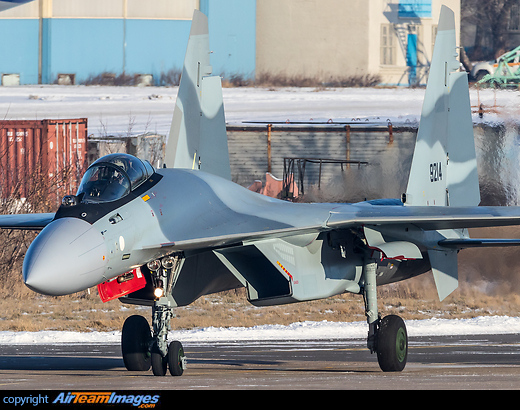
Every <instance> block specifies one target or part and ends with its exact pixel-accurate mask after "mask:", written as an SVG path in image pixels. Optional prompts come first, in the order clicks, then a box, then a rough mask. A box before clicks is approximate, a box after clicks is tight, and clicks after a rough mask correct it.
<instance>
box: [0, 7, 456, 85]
mask: <svg viewBox="0 0 520 410" xmlns="http://www.w3.org/2000/svg"><path fill="white" fill-rule="evenodd" d="M442 4H445V5H447V6H449V7H450V8H452V9H453V10H454V12H455V15H456V20H457V31H458V33H460V24H459V23H460V0H442V1H441V0H349V1H344V0H305V1H304V0H258V1H257V0H175V1H172V0H34V1H32V2H30V3H27V4H24V5H22V6H19V7H17V8H13V9H10V10H5V11H2V12H0V38H1V41H0V74H1V75H2V85H14V84H38V83H40V84H53V83H61V84H82V83H86V82H88V81H89V79H90V80H91V79H93V78H100V79H101V80H103V81H104V80H106V81H108V82H110V81H111V80H112V81H113V80H114V79H115V78H117V77H120V76H122V75H124V76H127V77H130V78H135V79H138V80H136V81H139V82H141V83H143V84H156V85H161V84H165V83H168V78H169V76H172V75H175V73H179V72H180V70H181V67H182V63H183V59H184V52H185V49H186V44H187V40H188V36H189V30H190V23H191V22H190V19H191V16H192V13H193V9H195V8H197V9H200V10H201V11H203V12H204V13H205V14H207V15H208V17H209V25H210V42H211V43H210V46H211V48H212V51H213V55H212V57H211V58H212V65H213V73H215V74H221V75H223V76H224V77H228V78H229V77H241V78H243V79H246V80H254V79H255V78H258V77H259V76H262V75H264V74H268V75H270V76H285V77H304V78H313V79H316V81H318V82H324V83H327V82H330V81H334V80H342V79H344V78H347V77H351V76H364V75H367V74H369V75H373V76H376V77H378V78H379V82H380V83H382V84H388V85H414V84H424V83H425V81H426V78H427V72H428V66H429V62H430V60H431V53H432V48H433V43H434V38H435V33H436V24H437V20H438V17H439V13H440V7H441V5H442Z"/></svg>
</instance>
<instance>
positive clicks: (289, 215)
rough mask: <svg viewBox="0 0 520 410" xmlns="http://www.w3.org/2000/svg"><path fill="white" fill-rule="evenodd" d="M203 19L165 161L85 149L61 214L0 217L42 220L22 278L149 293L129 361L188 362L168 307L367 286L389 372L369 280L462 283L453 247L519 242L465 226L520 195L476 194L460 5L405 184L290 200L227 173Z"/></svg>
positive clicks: (2, 223) (137, 367)
mask: <svg viewBox="0 0 520 410" xmlns="http://www.w3.org/2000/svg"><path fill="white" fill-rule="evenodd" d="M211 71H212V70H211V66H210V51H209V36H208V21H207V18H206V16H205V15H204V14H202V13H201V12H199V11H195V13H194V16H193V21H192V27H191V32H190V37H189V42H188V47H187V51H186V57H185V62H184V68H183V73H182V80H181V84H180V86H179V92H178V97H177V102H176V105H175V109H174V113H173V120H172V126H171V131H170V136H169V141H168V144H167V147H166V153H165V160H164V166H163V167H161V168H159V169H154V168H152V166H151V165H150V164H148V163H147V162H145V161H142V160H140V159H138V158H136V157H133V156H131V155H127V154H110V155H107V156H105V157H102V158H100V159H98V160H97V161H95V162H94V163H92V164H91V165H90V167H89V168H88V169H87V171H86V173H85V175H84V176H83V179H82V181H81V184H80V187H79V189H78V191H77V193H76V194H75V195H67V196H66V197H64V198H63V201H62V205H61V206H60V207H59V209H58V211H57V212H56V213H55V214H31V215H4V216H2V217H0V227H2V228H5V229H41V232H40V233H39V235H38V236H37V237H36V239H35V240H34V241H33V243H32V244H31V245H30V247H29V249H28V251H27V254H26V256H25V260H24V264H23V280H24V282H25V284H26V285H27V286H28V287H29V288H31V289H32V290H34V291H35V292H39V293H42V294H46V295H66V294H72V293H75V292H79V291H82V290H85V289H87V288H90V287H92V286H96V285H98V289H99V293H100V295H101V297H102V298H103V300H110V299H116V298H117V299H120V300H121V301H122V302H124V303H131V304H138V305H145V306H152V308H153V309H152V329H150V326H149V324H148V321H147V320H146V319H145V318H144V317H142V316H138V315H134V316H130V317H129V318H128V319H127V320H126V321H125V323H124V326H123V330H122V356H123V359H124V363H125V366H126V368H127V369H128V370H131V371H147V370H149V369H150V367H152V370H153V373H154V374H155V375H165V374H166V373H167V369H168V368H169V372H170V373H171V374H172V375H181V374H183V372H184V370H185V368H186V363H187V361H186V357H185V354H184V350H183V348H182V345H181V343H179V342H178V341H173V342H171V343H169V344H168V339H167V337H168V333H169V331H170V330H171V327H170V326H171V325H170V321H171V319H172V317H173V312H174V309H175V308H176V307H179V306H186V305H189V304H190V303H192V302H193V301H195V300H196V299H197V298H199V297H201V296H202V295H207V294H211V293H215V292H221V291H225V290H229V289H235V288H239V287H245V288H246V289H247V298H248V301H249V302H250V303H252V304H253V305H255V306H269V305H280V304H287V303H295V302H303V301H310V300H316V299H322V298H328V297H331V296H334V295H338V294H342V293H345V292H350V293H354V294H359V295H362V297H363V299H364V308H365V313H366V317H367V323H368V338H367V347H368V348H369V349H370V351H371V352H372V353H374V352H375V353H377V359H378V362H379V365H380V367H381V369H382V370H383V371H402V370H403V369H404V367H405V365H406V362H407V354H408V336H407V331H406V326H405V323H404V321H403V320H402V319H401V318H400V317H399V316H396V315H390V316H386V317H383V318H382V317H381V316H380V313H379V312H378V307H377V293H376V287H377V286H380V285H384V284H388V283H391V282H396V281H401V280H405V279H408V278H411V277H414V276H417V275H421V274H423V273H425V272H428V271H430V270H431V271H433V275H434V278H435V283H436V286H437V290H438V294H439V297H440V299H444V298H445V297H446V296H448V295H449V294H450V293H451V292H452V291H453V290H455V289H456V288H457V286H458V278H457V253H458V251H459V250H461V249H463V248H467V247H474V246H514V245H520V241H519V240H516V239H472V238H470V237H469V235H468V230H467V228H472V227H487V226H500V225H518V224H520V208H518V207H479V206H478V204H479V202H480V194H479V182H478V175H477V162H476V155H475V147H474V136H473V128H472V120H471V112H470V101H469V92H468V81H467V75H466V73H464V72H459V62H458V61H457V59H456V43H455V19H454V14H453V12H452V11H451V10H450V9H448V8H446V7H443V8H442V11H441V16H440V21H439V25H438V34H437V39H436V43H435V51H434V55H433V59H432V65H431V69H430V75H429V80H428V85H427V89H426V93H425V98H424V105H423V109H422V113H421V120H420V127H419V130H418V136H417V143H416V147H415V151H414V154H413V160H412V166H411V171H410V176H409V181H408V186H407V190H406V192H405V193H404V194H403V195H402V198H400V199H379V200H373V201H365V202H361V203H355V204H338V203H333V204H327V203H314V204H307V203H291V202H287V201H282V200H278V199H273V198H269V197H266V196H263V195H260V194H257V193H255V192H252V191H249V190H248V189H246V188H244V187H241V186H239V185H237V184H235V183H233V182H232V181H231V172H230V165H229V155H228V146H227V136H226V125H225V116H224V106H223V99H222V87H221V79H220V77H219V76H214V75H211Z"/></svg>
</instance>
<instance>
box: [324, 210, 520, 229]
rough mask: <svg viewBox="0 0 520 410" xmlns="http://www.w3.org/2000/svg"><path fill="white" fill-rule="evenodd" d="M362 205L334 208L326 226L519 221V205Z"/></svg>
mask: <svg viewBox="0 0 520 410" xmlns="http://www.w3.org/2000/svg"><path fill="white" fill-rule="evenodd" d="M359 208H361V207H359ZM359 208H358V209H359ZM363 208H366V209H362V210H359V211H357V212H353V211H351V210H348V209H345V210H341V209H338V210H333V211H331V214H330V218H329V219H328V220H327V227H328V228H331V229H340V228H347V227H351V226H355V225H389V224H413V225H415V226H417V227H419V228H422V229H425V230H440V229H461V228H483V227H492V226H507V225H520V207H499V206H497V207H495V206H479V207H434V206H417V207H413V206H406V207H404V206H392V207H389V206H372V207H368V206H366V205H364V206H363ZM389 208H392V209H389Z"/></svg>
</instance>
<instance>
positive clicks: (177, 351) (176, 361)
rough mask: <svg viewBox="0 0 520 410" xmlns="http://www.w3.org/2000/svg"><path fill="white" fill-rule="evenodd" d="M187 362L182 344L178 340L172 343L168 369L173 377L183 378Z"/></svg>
mask: <svg viewBox="0 0 520 410" xmlns="http://www.w3.org/2000/svg"><path fill="white" fill-rule="evenodd" d="M185 360H186V359H185V357H184V348H183V347H182V344H181V342H178V341H176V340H175V341H173V342H171V343H170V346H168V367H169V368H170V374H171V375H172V376H182V373H183V372H184V365H185Z"/></svg>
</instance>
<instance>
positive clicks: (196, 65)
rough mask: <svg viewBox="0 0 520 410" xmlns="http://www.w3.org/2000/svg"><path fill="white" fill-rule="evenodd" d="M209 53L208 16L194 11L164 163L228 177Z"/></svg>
mask: <svg viewBox="0 0 520 410" xmlns="http://www.w3.org/2000/svg"><path fill="white" fill-rule="evenodd" d="M209 56H210V50H209V31H208V18H207V17H206V16H205V15H204V14H203V13H201V12H200V11H198V10H195V12H194V14H193V20H192V23H191V31H190V38H189V40H188V47H187V49H186V56H185V59H184V67H183V70H182V77H181V83H180V86H179V93H178V95H177V102H176V104H175V109H174V112H173V119H172V125H171V129H170V135H169V138H168V144H167V145H166V152H165V160H164V163H165V165H166V166H167V167H169V168H188V169H200V170H202V171H205V172H209V173H212V174H214V175H218V176H221V177H223V178H226V179H231V171H230V166H229V154H228V145H227V133H226V121H225V117H224V102H223V99H222V84H221V79H220V77H218V76H210V74H211V71H212V69H211V65H210V59H209Z"/></svg>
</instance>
